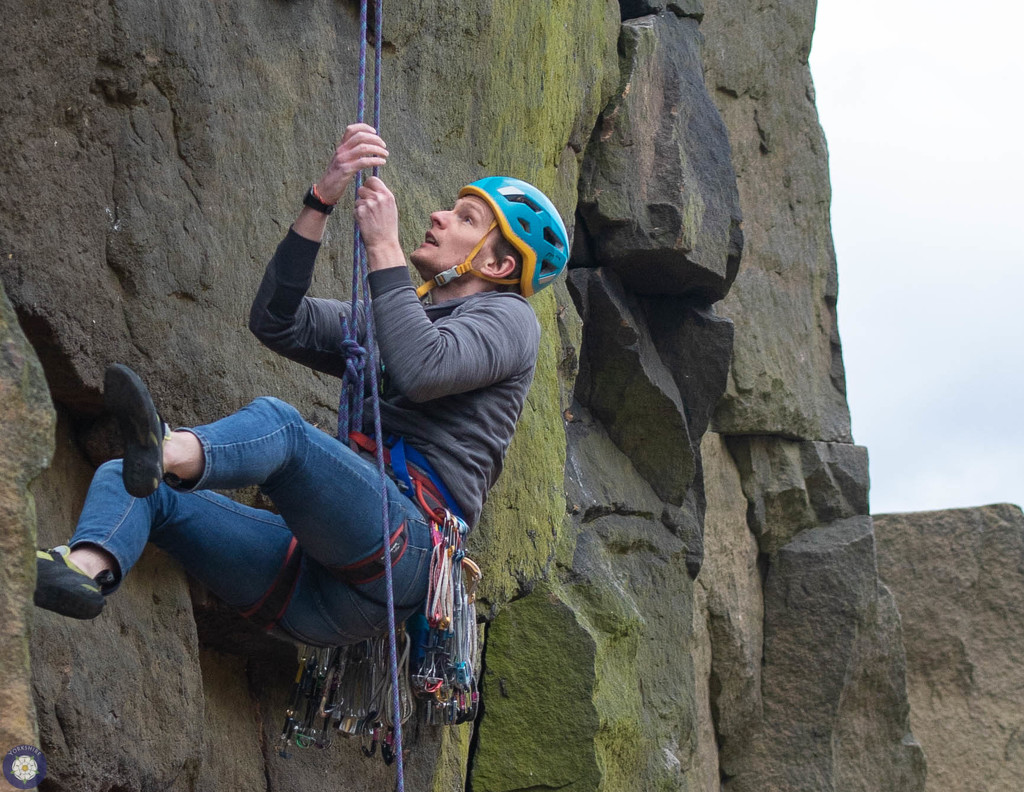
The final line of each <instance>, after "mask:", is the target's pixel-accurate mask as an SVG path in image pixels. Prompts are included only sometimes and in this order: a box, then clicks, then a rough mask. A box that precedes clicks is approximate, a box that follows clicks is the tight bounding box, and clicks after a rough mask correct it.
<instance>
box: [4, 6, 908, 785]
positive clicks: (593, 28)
mask: <svg viewBox="0 0 1024 792" xmlns="http://www.w3.org/2000/svg"><path fill="white" fill-rule="evenodd" d="M386 5H388V6H389V7H388V8H387V9H386V11H387V17H386V20H385V26H384V30H385V32H384V38H385V51H386V57H385V70H384V73H383V81H384V96H385V106H384V117H383V121H382V127H383V132H384V135H385V137H386V138H387V140H388V141H389V145H390V147H391V149H392V151H393V152H395V155H394V157H393V162H392V165H390V166H389V169H388V173H387V179H388V181H389V183H390V185H391V187H392V188H393V189H394V191H395V193H396V194H397V195H398V196H399V200H400V207H401V211H402V228H401V232H402V237H403V241H404V242H406V243H407V244H408V243H411V242H412V241H413V240H415V239H418V238H419V237H420V235H421V234H422V230H423V227H424V224H425V218H426V216H427V213H428V212H429V211H430V210H432V209H434V208H436V207H437V206H439V205H443V204H445V203H446V202H448V201H450V200H451V197H452V196H453V195H454V194H455V192H456V190H457V189H458V187H459V186H461V185H462V184H464V183H466V182H467V181H470V180H472V179H473V178H476V177H478V176H480V175H483V174H486V173H494V172H508V173H512V174H514V175H517V176H521V177H523V178H526V179H529V180H531V181H533V182H535V183H536V184H538V186H540V187H541V188H543V189H545V190H546V191H547V192H548V193H549V194H550V195H551V196H552V198H553V199H554V201H555V203H556V204H557V205H558V206H559V208H560V210H561V211H562V212H563V215H564V216H565V217H566V218H575V229H574V234H573V236H574V240H573V259H572V267H573V269H572V272H571V273H570V275H569V277H568V278H567V280H566V282H565V283H564V284H563V285H560V286H558V287H556V288H555V289H553V290H550V291H549V292H545V293H542V294H541V295H539V296H538V297H537V298H536V299H534V300H533V305H534V308H535V310H536V312H537V314H538V316H539V318H540V320H541V322H542V325H543V326H544V329H545V338H546V341H545V343H544V345H543V349H542V352H541V358H540V361H539V365H538V373H537V378H536V382H535V384H534V388H533V391H532V393H531V397H530V400H529V403H528V405H527V409H526V412H525V414H524V416H523V420H522V422H521V427H520V430H519V432H518V434H517V437H516V440H515V443H514V445H513V448H512V449H511V451H510V454H509V458H508V464H507V468H506V472H505V474H504V476H503V478H502V480H501V482H499V485H498V487H497V488H496V489H495V490H494V491H493V492H492V495H491V498H490V502H489V504H488V508H487V510H486V513H485V516H484V518H483V521H482V523H481V525H480V526H479V528H478V529H477V531H476V532H475V534H474V536H473V538H472V549H473V552H474V555H475V556H476V558H477V559H478V560H479V562H480V563H481V566H482V567H483V568H484V571H485V579H484V584H483V589H482V596H481V602H480V611H479V613H480V619H481V623H482V626H483V633H484V637H485V664H484V672H483V678H482V686H483V691H484V696H485V702H486V708H485V710H484V712H483V714H482V716H481V717H480V718H479V719H478V721H477V723H476V724H475V726H474V728H470V727H469V726H464V727H460V728H458V729H451V730H442V729H435V728H430V727H412V728H411V729H410V733H409V735H408V743H409V745H408V747H409V758H408V760H407V764H406V768H407V788H410V789H422V790H426V789H433V790H455V789H473V790H474V792H484V790H538V789H545V788H562V789H567V790H581V791H582V790H598V789H600V790H606V791H607V792H611V791H612V790H636V789H660V790H717V789H725V790H729V791H730V792H740V791H741V790H754V789H757V790H825V789H834V790H865V791H867V790H921V789H923V784H924V761H923V756H922V752H921V749H920V747H919V746H918V745H917V743H916V741H915V739H914V737H913V736H912V735H911V733H910V725H909V718H908V700H907V689H906V683H905V679H904V677H905V658H904V652H903V642H902V637H901V626H900V620H899V617H898V614H897V611H896V605H895V601H894V599H893V596H892V594H891V593H890V592H889V590H888V589H887V588H886V587H885V586H884V585H882V583H881V582H880V580H879V576H878V569H877V563H876V555H875V534H874V530H873V526H872V521H871V518H870V516H869V511H868V498H867V492H868V468H867V454H866V451H865V449H863V448H860V447H858V446H855V445H853V444H852V439H851V437H850V429H849V415H848V410H847V407H846V399H845V383H844V375H843V366H842V358H841V353H840V346H839V338H838V333H837V330H836V320H835V310H836V298H837V283H836V271H835V260H834V254H833V250H832V245H831V236H830V231H829V216H828V207H829V186H828V171H827V158H826V150H825V143H824V138H823V136H822V133H821V130H820V128H819V125H818V122H817V116H816V112H815V109H814V95H813V86H812V83H811V79H810V74H809V71H808V67H807V54H808V51H809V48H810V41H811V34H812V30H813V18H814V8H815V6H814V2H813V0H794V1H793V2H788V3H769V4H767V5H760V6H756V7H755V6H753V5H751V4H746V3H740V2H736V0H705V2H703V3H702V2H701V0H682V1H681V2H676V1H671V2H664V1H661V2H659V1H658V0H622V2H621V3H619V2H614V0H552V2H547V3H539V2H521V0H471V1H470V2H463V3H456V4H451V3H438V2H435V1H434V0H421V2H417V3H391V4H386ZM356 16H357V11H356V8H355V3H354V2H353V1H352V0H333V1H332V0H304V2H260V3H255V4H249V5H238V4H221V3H212V4H211V3H204V2H196V1H195V0H186V1H185V2H179V3H174V4H170V3H157V4H150V5H145V6H140V5H138V4H133V3H129V2H124V1H123V0H112V1H111V2H109V3H101V4H95V3H89V2H81V1H80V0H76V2H69V3H65V4H62V5H61V6H60V7H59V8H58V7H55V6H53V5H52V4H47V3H42V2H39V1H38V0H26V1H25V2H20V3H13V2H5V3H4V18H5V20H6V26H5V34H4V43H5V47H4V54H3V59H4V74H5V80H4V81H3V83H2V84H0V107H2V108H3V109H4V112H3V115H2V118H0V132H2V134H0V147H2V148H0V151H2V154H3V156H2V157H0V168H2V172H3V179H2V183H0V242H2V254H3V255H2V256H0V275H2V280H3V288H4V290H5V292H6V294H7V296H8V297H9V298H10V302H11V303H12V304H13V309H14V311H15V312H16V315H17V321H16V320H15V318H14V316H13V315H12V312H11V310H10V309H8V308H7V307H6V305H7V304H6V302H5V303H4V313H3V314H2V315H0V330H2V332H3V343H4V345H5V346H4V349H5V350H6V352H5V355H6V358H5V360H7V364H6V365H5V367H4V368H3V378H2V383H3V385H2V387H3V389H4V393H5V394H10V397H7V396H5V399H4V408H3V412H0V423H2V425H3V428H2V436H3V438H4V443H5V447H4V450H5V452H6V453H5V454H4V461H3V465H4V466H5V473H4V481H5V482H10V485H9V486H6V485H5V489H4V490H3V496H2V497H3V500H2V501H0V504H2V507H3V514H4V549H5V551H6V555H5V557H7V558H12V559H18V561H17V563H16V564H14V563H13V562H12V568H13V573H12V574H10V575H9V576H8V577H7V579H6V580H5V582H4V584H3V589H2V594H3V600H2V602H0V610H2V612H3V614H4V615H5V616H6V617H7V618H6V619H5V622H4V623H5V628H4V629H5V630H6V631H7V632H6V633H5V637H9V638H10V641H7V642H5V646H9V647H13V648H10V649H7V650H5V654H4V655H3V657H4V660H3V664H4V665H3V672H4V679H5V685H4V696H5V698H4V703H5V708H4V711H5V713H7V712H10V713H12V714H13V718H12V719H11V720H10V721H8V720H7V716H6V714H5V728H9V729H11V733H10V735H9V736H8V735H6V734H5V736H6V737H7V738H8V741H9V742H11V743H13V742H15V741H18V742H21V741H24V742H34V743H36V744H40V745H41V746H42V747H43V749H44V751H45V752H46V754H47V756H48V759H49V762H50V777H49V780H48V781H47V782H46V783H47V786H48V788H49V789H51V790H76V792H80V791H81V790H157V789H161V790H182V791H183V790H229V789H232V790H233V789H253V790H268V791H269V790H284V789H293V788H305V787H310V788H319V787H322V786H323V785H324V784H325V783H328V781H326V780H325V779H329V780H330V781H329V782H330V783H331V784H333V785H337V786H341V787H343V788H345V789H351V790H362V789H366V790H370V789H379V788H385V787H387V786H388V785H389V784H390V783H391V780H390V778H391V776H390V770H388V769H387V768H385V767H383V766H382V765H381V764H380V763H379V762H376V761H369V760H366V759H364V758H363V757H362V756H361V754H360V753H359V751H358V749H357V748H356V746H354V745H351V744H342V745H336V746H334V747H333V748H332V749H330V750H329V751H307V752H305V753H300V754H299V755H298V756H296V757H294V758H292V759H290V760H285V759H282V758H280V757H279V756H278V754H277V751H276V746H275V742H276V739H277V732H278V730H279V728H280V723H281V717H282V712H283V709H284V699H285V697H286V695H287V688H288V684H289V682H290V680H291V677H292V675H293V673H294V650H293V649H292V648H291V647H290V646H288V645H286V644H282V643H279V642H275V641H272V640H270V639H267V638H265V637H263V636H261V635H258V634H255V633H254V632H253V631H252V630H251V629H250V628H248V627H247V625H245V623H244V622H242V621H241V620H239V619H238V618H237V617H235V616H234V615H232V614H230V613H227V612H225V610H224V609H223V608H221V607H220V606H219V605H218V604H217V603H216V602H213V601H212V600H211V598H210V597H209V596H207V595H206V594H205V593H204V592H202V591H199V590H196V589H195V587H190V585H189V582H188V580H187V577H186V576H185V575H184V573H183V572H182V571H181V570H180V568H178V567H177V566H176V565H175V564H174V563H173V562H171V561H170V560H169V559H167V558H166V557H164V556H162V555H161V554H160V553H159V552H157V551H152V550H151V551H148V552H147V554H146V556H145V557H144V559H143V562H142V564H141V565H140V567H139V568H138V569H137V570H136V571H135V572H134V573H133V575H132V576H131V577H130V578H129V580H128V582H127V584H126V585H125V586H124V587H123V589H122V591H121V592H120V593H119V594H118V595H117V596H116V597H115V598H112V599H111V601H110V603H109V604H108V608H107V610H106V611H105V612H104V614H103V615H102V616H101V617H100V618H99V619H98V620H96V622H95V623H87V624H79V623H69V622H68V621H66V620H62V619H60V618H58V617H55V616H52V615H51V614H48V613H42V612H37V611H33V610H32V609H31V608H30V606H29V605H28V604H27V601H28V592H29V591H30V589H31V572H30V570H31V547H32V546H33V544H35V543H36V542H38V543H39V544H40V545H52V544H55V543H59V542H61V541H63V540H64V539H65V538H66V537H67V535H68V534H69V533H70V530H71V528H72V525H73V522H74V519H75V515H76V514H77V511H78V509H79V508H80V505H81V502H82V499H83V497H84V492H85V488H86V486H87V484H88V481H89V477H90V475H91V471H92V469H93V468H94V466H95V465H96V464H97V463H98V462H99V461H101V460H102V459H104V458H106V457H107V456H109V455H110V454H111V453H113V449H112V447H111V441H110V431H109V427H108V426H107V424H106V422H105V420H104V419H103V417H102V416H101V414H100V409H99V404H100V393H99V390H100V384H101V376H102V371H103V369H104V367H105V366H106V365H107V364H108V363H110V362H113V361H120V362H124V363H128V364H129V365H131V366H133V367H135V368H136V369H137V370H139V371H140V373H142V374H143V376H144V377H145V378H146V380H147V382H149V383H150V385H151V387H152V389H153V391H154V394H155V396H156V398H157V400H158V402H159V403H160V405H161V407H162V409H163V410H164V412H165V413H166V417H167V418H168V420H169V421H170V422H172V423H178V424H190V423H195V422H201V421H206V420H211V419H213V418H216V417H218V416H220V415H222V414H224V413H225V412H227V411H230V410H233V409H236V408H238V407H240V406H242V405H243V404H244V403H246V402H247V401H248V400H249V399H250V398H252V397H253V396H256V395H259V394H272V395H275V396H279V397H281V398H284V399H286V400H288V401H290V402H292V403H294V404H295V405H296V406H298V407H299V408H300V409H301V410H302V411H303V412H304V413H305V414H306V415H307V416H308V417H309V418H310V420H313V421H314V422H318V423H319V424H320V425H324V426H330V425H331V424H332V422H333V418H332V410H333V406H334V405H335V404H336V396H337V394H336V390H337V383H336V382H333V381H328V380H327V379H326V378H323V377H320V376H318V375H316V374H313V373H311V372H309V371H307V370H304V369H302V368H301V367H299V366H297V365H294V364H291V363H288V362H286V361H283V360H281V359H279V358H276V357H275V356H274V355H272V354H271V353H269V352H267V351H266V350H264V349H262V348H260V347H259V345H258V344H257V343H256V342H255V341H254V340H253V339H252V338H251V337H249V336H248V334H247V331H246V330H245V321H244V317H245V316H246V313H247V309H248V301H249V299H250V296H251V295H252V294H253V292H254V290H255V288H256V285H257V283H258V282H259V278H260V277H261V274H262V269H263V264H264V262H265V260H266V258H267V257H268V255H269V253H270V251H272V249H273V246H274V245H275V244H276V242H277V240H278V239H279V238H280V236H281V235H282V234H283V232H284V230H285V229H286V228H287V226H288V224H289V223H290V221H291V219H292V218H293V217H294V214H295V211H296V208H297V206H298V201H299V198H300V197H301V195H302V193H303V192H304V190H305V189H306V187H307V186H308V183H309V182H310V180H311V179H313V178H315V177H316V175H317V174H318V172H319V171H318V169H319V168H320V167H322V163H323V161H324V160H325V158H326V157H327V156H328V155H329V153H330V151H331V148H332V143H333V141H334V140H335V139H336V137H337V135H338V134H339V130H341V129H342V128H343V126H344V125H345V123H347V122H348V121H349V120H351V117H352V110H351V108H353V107H354V106H355V99H354V79H353V75H354V70H355V52H356V47H357V37H358V28H357V24H356ZM350 245H351V230H350V228H349V227H347V224H346V223H344V222H336V223H334V224H333V225H332V226H331V232H330V237H329V238H328V239H327V242H326V245H325V247H324V250H323V252H322V254H321V258H320V261H319V265H318V273H317V276H316V279H315V282H314V292H315V293H317V294H337V293H339V292H342V293H343V292H344V291H345V290H346V288H347V287H346V284H347V281H348V273H347V271H346V269H347V265H346V262H347V261H348V258H349V252H348V251H349V249H350ZM19 323H20V328H19ZM25 337H27V341H28V342H30V343H31V345H32V347H34V349H35V351H36V353H37V354H38V358H39V361H41V364H42V366H41V369H42V371H43V372H45V377H46V383H47V385H48V391H49V398H50V399H52V402H53V405H54V406H53V408H51V407H50V406H49V400H48V398H47V395H46V389H45V388H44V387H43V385H42V381H41V378H40V367H39V365H38V364H37V363H36V361H35V359H34V358H33V355H32V352H31V349H30V347H29V346H28V343H26V340H25ZM8 405H10V407H9V408H8ZM54 416H55V418H54ZM15 428H17V434H15V433H14V431H15ZM54 438H55V440H54ZM51 449H53V450H52V451H51ZM44 466H46V470H45V472H43V473H41V474H39V473H38V471H39V470H40V469H41V468H42V467H44ZM6 468H10V471H9V472H8V471H7V470H6ZM33 479H34V480H33ZM30 482H31V486H29V483H30ZM33 495H34V498H35V503H36V515H35V516H36V517H37V518H38V519H37V520H36V519H33V513H32V506H31V504H32V496H33ZM245 497H247V498H249V499H253V498H255V497H256V496H255V495H254V494H251V493H250V494H247V495H245ZM33 525H38V535H37V536H36V535H33V530H32V526H33ZM8 526H10V527H8ZM29 655H30V657H31V662H29ZM30 675H31V677H30ZM30 678H31V695H30V693H29V679H30ZM8 722H9V723H10V724H11V725H10V726H8V725H7V724H8ZM36 724H37V726H36Z"/></svg>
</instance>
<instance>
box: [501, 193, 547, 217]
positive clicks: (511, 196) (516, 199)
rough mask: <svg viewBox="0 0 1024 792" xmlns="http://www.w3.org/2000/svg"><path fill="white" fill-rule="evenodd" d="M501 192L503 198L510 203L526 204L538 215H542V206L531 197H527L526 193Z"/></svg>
mask: <svg viewBox="0 0 1024 792" xmlns="http://www.w3.org/2000/svg"><path fill="white" fill-rule="evenodd" d="M499 192H501V194H502V195H503V196H505V200H506V201H508V202H509V203H521V204H526V205H527V206H529V207H530V209H532V210H533V211H534V212H536V213H537V214H540V213H541V212H542V211H543V210H542V209H541V208H540V204H538V203H537V202H536V201H534V200H533V199H532V198H531V197H530V196H529V195H525V194H524V193H521V192H512V191H508V192H505V191H499Z"/></svg>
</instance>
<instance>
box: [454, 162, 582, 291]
mask: <svg viewBox="0 0 1024 792" xmlns="http://www.w3.org/2000/svg"><path fill="white" fill-rule="evenodd" d="M464 195H475V196H477V197H478V198H481V199H483V200H484V201H486V202H487V205H488V206H490V207H491V211H493V212H494V217H495V219H496V220H497V223H498V227H499V228H500V230H501V235H502V236H503V237H505V239H507V240H508V242H509V243H510V244H511V245H512V246H513V247H514V248H515V249H516V250H518V251H519V253H520V255H522V257H523V271H522V274H521V275H520V276H519V280H518V282H517V281H514V280H513V281H510V283H513V284H516V283H517V285H518V286H519V293H520V294H522V295H523V297H529V296H530V295H532V294H534V293H535V292H539V291H540V290H541V289H543V288H544V287H545V286H547V285H548V284H550V283H552V282H554V280H555V279H556V278H557V277H558V276H559V274H560V273H561V272H562V270H564V269H565V265H566V264H567V263H568V261H569V235H568V234H567V233H566V230H565V224H564V223H563V222H562V217H561V215H559V214H558V210H557V209H555V205H554V204H553V203H551V201H550V200H549V199H548V197H547V196H546V195H545V194H544V193H542V192H541V191H540V190H538V189H537V188H536V187H534V186H533V185H532V184H529V183H527V182H524V181H521V180H520V179H513V178H512V177H510V176H488V177H487V178H485V179H479V180H477V181H475V182H473V183H472V184H467V185H466V186H465V187H463V188H462V189H461V190H459V197H460V198H462V197H463V196H464ZM487 280H491V279H490V278H488V279H487Z"/></svg>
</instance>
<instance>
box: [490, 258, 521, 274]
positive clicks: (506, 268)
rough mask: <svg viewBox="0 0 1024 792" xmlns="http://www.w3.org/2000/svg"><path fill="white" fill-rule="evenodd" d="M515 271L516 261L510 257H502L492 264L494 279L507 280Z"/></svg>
mask: <svg viewBox="0 0 1024 792" xmlns="http://www.w3.org/2000/svg"><path fill="white" fill-rule="evenodd" d="M515 269H516V260H515V259H514V258H513V257H512V256H504V257H502V258H500V259H498V260H497V261H496V262H494V277H495V278H509V277H511V276H512V273H513V272H515Z"/></svg>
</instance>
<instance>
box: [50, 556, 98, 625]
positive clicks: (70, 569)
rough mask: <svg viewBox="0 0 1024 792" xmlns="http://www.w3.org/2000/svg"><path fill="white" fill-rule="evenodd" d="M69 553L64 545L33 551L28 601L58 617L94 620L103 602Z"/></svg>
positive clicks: (95, 585)
mask: <svg viewBox="0 0 1024 792" xmlns="http://www.w3.org/2000/svg"><path fill="white" fill-rule="evenodd" d="M69 552H71V551H70V550H69V549H68V548H67V547H66V546H61V547H55V548H53V549H52V550H37V551H36V591H35V595H34V596H33V598H32V599H33V601H34V602H35V604H36V605H38V606H39V607H40V608H46V610H51V611H54V612H55V613H59V614H61V615H62V616H70V617H71V618H72V619H95V618H96V617H97V616H99V615H100V611H101V610H103V604H104V602H105V601H106V600H105V599H104V597H103V593H102V591H101V587H100V584H99V583H97V582H96V581H95V580H93V579H92V578H91V577H89V576H88V575H87V574H85V573H84V572H83V571H82V570H81V569H79V568H78V567H76V566H75V565H74V564H72V563H71V562H70V561H69V560H68V553H69ZM100 574H101V575H103V574H108V575H109V573H103V572H101V573H100ZM97 577H98V576H97Z"/></svg>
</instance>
